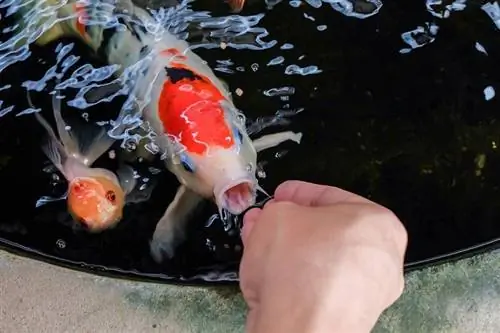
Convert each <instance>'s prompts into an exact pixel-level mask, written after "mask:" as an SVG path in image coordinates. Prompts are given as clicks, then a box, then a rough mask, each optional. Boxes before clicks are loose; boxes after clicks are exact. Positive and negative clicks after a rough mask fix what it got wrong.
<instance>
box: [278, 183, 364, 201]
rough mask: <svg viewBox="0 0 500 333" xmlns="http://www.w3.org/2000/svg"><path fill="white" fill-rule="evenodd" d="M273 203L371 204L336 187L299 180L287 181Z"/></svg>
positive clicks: (281, 185)
mask: <svg viewBox="0 0 500 333" xmlns="http://www.w3.org/2000/svg"><path fill="white" fill-rule="evenodd" d="M274 200H275V201H291V202H293V203H296V204H298V205H303V206H311V207H317V206H328V205H333V204H336V203H339V202H351V203H373V202H372V201H370V200H368V199H366V198H364V197H362V196H359V195H357V194H354V193H351V192H348V191H345V190H343V189H340V188H338V187H334V186H327V185H319V184H314V183H308V182H304V181H299V180H288V181H286V182H284V183H282V184H280V185H279V186H278V187H277V188H276V191H275V192H274Z"/></svg>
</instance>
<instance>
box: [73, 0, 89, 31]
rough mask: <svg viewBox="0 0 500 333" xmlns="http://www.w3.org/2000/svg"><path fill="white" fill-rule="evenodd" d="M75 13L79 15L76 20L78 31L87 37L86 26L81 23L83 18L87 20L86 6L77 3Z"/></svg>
mask: <svg viewBox="0 0 500 333" xmlns="http://www.w3.org/2000/svg"><path fill="white" fill-rule="evenodd" d="M74 6H75V11H76V13H77V19H76V29H77V30H78V32H79V33H80V35H82V36H87V31H86V30H85V24H83V23H82V22H81V19H82V18H87V11H86V10H85V6H84V5H82V4H79V3H75V4H74Z"/></svg>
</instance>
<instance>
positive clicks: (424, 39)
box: [399, 22, 439, 53]
mask: <svg viewBox="0 0 500 333" xmlns="http://www.w3.org/2000/svg"><path fill="white" fill-rule="evenodd" d="M438 30H439V27H438V26H437V25H436V24H435V23H427V22H426V23H425V25H424V26H418V27H417V28H416V29H414V30H411V31H408V32H404V33H402V34H401V38H402V39H403V41H404V42H405V43H406V44H408V45H409V46H410V48H404V49H401V50H399V52H400V53H410V52H411V51H412V50H413V49H417V48H420V47H423V46H425V45H427V44H430V43H432V42H434V40H435V39H436V38H435V36H436V35H437V32H438Z"/></svg>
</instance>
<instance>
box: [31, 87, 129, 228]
mask: <svg viewBox="0 0 500 333" xmlns="http://www.w3.org/2000/svg"><path fill="white" fill-rule="evenodd" d="M52 103H53V114H54V119H55V122H56V127H57V131H58V135H59V139H58V138H57V136H56V134H55V132H54V130H53V129H52V127H51V126H50V125H49V123H48V122H47V121H46V120H45V118H44V117H43V116H42V115H41V114H40V113H38V112H37V113H35V118H36V119H37V120H38V122H39V123H40V124H41V125H42V126H43V127H44V128H45V129H46V131H47V133H48V135H49V139H48V142H47V143H46V144H45V145H43V151H44V152H45V154H46V155H47V157H48V158H49V159H50V160H51V161H52V163H53V164H54V165H55V166H56V168H57V169H58V170H59V171H60V172H61V173H62V174H63V176H64V177H65V179H66V180H67V181H68V196H67V206H68V211H69V212H70V214H71V215H72V216H73V218H74V219H75V220H77V221H78V222H80V223H82V224H83V225H85V227H86V228H87V229H88V230H89V231H91V232H99V231H102V230H104V229H108V228H111V227H113V226H115V225H116V223H118V222H119V221H120V220H121V218H122V215H123V207H124V205H125V203H126V196H127V195H128V194H129V193H130V192H131V191H132V189H133V188H134V186H135V179H134V178H133V170H132V169H130V168H128V167H122V168H121V169H120V170H119V174H120V176H121V177H120V179H119V178H118V176H117V175H115V174H114V173H113V172H111V171H109V170H107V169H103V168H93V167H91V165H92V164H93V163H94V161H95V160H96V159H97V158H99V156H101V155H102V154H103V153H104V152H105V151H106V150H107V149H108V148H109V147H110V146H111V145H112V144H113V142H114V139H112V138H110V137H109V136H108V135H107V134H106V132H105V131H104V130H103V129H102V128H100V132H99V133H92V132H78V131H76V130H75V129H71V128H70V127H69V126H67V125H66V123H65V122H64V120H63V118H62V116H61V102H60V100H59V99H58V98H57V97H56V95H53V98H52ZM30 104H31V101H30Z"/></svg>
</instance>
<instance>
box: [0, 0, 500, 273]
mask: <svg viewBox="0 0 500 333" xmlns="http://www.w3.org/2000/svg"><path fill="white" fill-rule="evenodd" d="M450 3H451V2H450ZM450 3H448V4H450ZM464 4H465V9H464V10H462V11H452V12H451V14H450V15H449V17H447V18H444V19H440V18H438V17H436V16H433V15H432V14H431V13H430V12H429V11H428V10H427V8H426V4H425V1H385V2H384V4H383V7H382V8H381V9H380V12H379V13H378V14H375V15H373V16H371V17H369V18H366V19H358V18H354V17H348V16H345V15H343V14H342V13H339V12H338V11H335V10H333V9H332V8H331V7H330V5H327V4H325V3H324V4H323V6H322V7H321V8H313V7H311V6H309V5H307V4H304V5H303V6H300V7H299V8H294V7H292V6H290V5H289V4H288V2H281V3H279V4H278V5H276V6H275V7H274V8H273V9H272V10H269V9H266V6H265V4H264V3H263V2H258V1H254V2H251V3H249V5H248V6H247V7H246V8H245V10H244V12H243V13H242V15H253V14H256V13H260V12H265V13H266V16H265V17H264V18H263V19H262V21H261V22H260V24H259V25H260V26H261V27H265V28H266V29H267V30H268V31H269V36H268V37H267V40H273V39H274V40H277V42H278V43H277V45H276V46H275V47H272V48H269V49H266V50H261V51H254V50H236V49H231V48H227V49H225V50H221V49H198V50H197V53H198V54H199V55H200V56H201V57H202V58H204V59H205V60H207V61H208V63H209V65H211V66H212V67H217V64H218V62H217V61H218V60H219V61H220V60H228V59H230V60H231V61H232V62H234V65H233V66H230V68H232V69H235V68H236V67H238V66H240V67H244V68H245V71H243V72H240V71H238V70H236V71H235V72H234V73H232V74H228V73H223V72H216V74H218V75H219V76H220V77H221V78H223V79H224V80H225V81H226V82H227V83H228V84H229V86H230V87H231V89H232V90H233V91H234V90H235V89H236V88H240V89H242V91H243V95H242V96H241V97H238V96H235V104H236V105H237V106H238V107H239V108H240V109H242V110H243V112H244V113H245V115H246V116H247V117H248V118H249V122H254V121H255V120H257V119H259V117H266V116H268V117H273V116H274V115H275V113H276V111H277V110H280V109H282V110H283V109H284V110H294V109H300V108H303V111H302V112H300V113H297V114H296V115H294V116H293V117H290V118H289V123H288V124H286V125H281V126H280V125H278V126H273V127H268V128H266V129H264V130H262V131H260V132H259V133H258V134H255V135H253V137H258V136H259V135H261V134H265V133H272V132H276V131H279V130H294V131H301V132H303V133H304V136H303V141H302V143H301V144H300V145H296V144H292V143H290V144H288V143H287V144H283V145H281V146H279V147H277V148H276V149H271V150H269V151H265V152H264V153H262V154H261V155H260V157H259V160H260V161H264V162H265V166H264V168H265V172H266V175H267V177H266V178H265V179H263V180H261V185H262V186H263V188H264V189H266V190H267V191H268V192H272V191H273V190H274V188H275V187H276V186H277V185H278V184H279V183H281V182H283V181H285V180H287V179H301V180H305V181H311V182H317V183H323V184H330V185H335V186H339V187H342V188H345V189H347V190H350V191H353V192H356V193H359V194H361V195H364V196H367V197H369V198H370V199H372V200H374V201H376V202H379V203H381V204H383V205H385V206H387V207H389V208H391V209H392V210H393V211H394V212H395V213H396V214H397V215H398V216H399V217H400V218H401V220H402V221H403V222H404V224H405V226H406V227H407V229H408V232H409V248H408V252H407V257H406V263H407V265H409V266H411V265H412V264H416V263H418V262H420V261H422V260H428V259H430V258H433V257H436V256H442V255H447V254H450V253H452V252H455V251H459V250H463V249H466V248H469V247H471V246H475V245H478V244H481V243H485V242H492V241H495V240H496V239H497V238H499V237H500V191H499V180H500V176H499V171H500V155H499V152H498V148H497V146H499V145H500V123H499V122H498V121H497V119H498V114H500V103H499V102H498V98H497V97H496V96H494V97H493V98H491V99H489V100H487V98H485V89H486V92H487V93H486V95H487V96H488V97H491V96H490V92H491V91H494V90H495V89H496V88H497V87H498V86H499V84H500V82H499V81H500V67H499V66H498V59H500V31H499V30H498V28H497V27H496V26H495V24H494V23H493V21H492V19H491V18H490V17H489V16H488V15H487V14H486V13H485V11H484V10H482V9H481V6H482V5H483V4H484V3H481V2H479V1H474V2H464ZM365 5H366V4H365ZM358 6H360V4H359V3H358ZM195 8H201V9H203V10H213V11H214V14H217V15H228V13H227V12H225V10H226V7H224V4H223V3H222V4H220V3H214V2H213V1H208V0H206V1H201V2H199V3H196V6H195ZM308 17H309V18H308ZM311 17H312V18H314V20H315V21H312V20H311ZM2 23H5V22H2ZM320 25H326V26H327V29H326V30H324V31H319V30H318V28H317V26H320ZM419 26H421V27H427V32H424V33H423V34H420V35H419V36H416V37H414V38H415V40H416V41H417V42H418V43H420V44H421V45H422V47H419V48H415V49H411V47H410V46H409V45H408V44H406V43H405V42H404V41H403V39H402V36H401V34H402V33H404V32H408V31H411V30H414V29H417V27H419ZM436 27H437V29H436ZM424 30H425V29H424ZM436 30H437V31H436ZM433 33H435V35H433ZM64 42H65V43H69V42H75V43H76V45H75V48H74V50H73V54H78V55H80V56H81V59H80V61H79V62H78V64H80V65H81V64H84V63H92V64H93V65H94V66H95V67H97V66H104V65H106V64H104V63H102V62H100V61H101V60H99V59H96V58H95V57H92V55H91V53H90V52H89V51H88V50H87V49H86V48H85V46H84V45H82V44H79V43H78V42H76V41H72V40H67V41H64ZM285 43H291V44H293V45H294V48H293V49H288V50H282V49H280V46H281V45H283V44H285ZM476 43H479V44H476ZM56 46H57V43H55V44H53V45H49V46H47V47H45V48H40V47H34V46H33V47H32V51H33V55H32V56H31V57H30V58H29V59H27V60H26V61H24V62H22V63H19V64H15V65H13V66H11V67H9V68H8V69H6V70H4V71H3V72H2V73H1V85H5V84H10V85H11V86H12V87H11V89H9V90H8V91H1V92H0V94H2V95H1V97H0V99H2V100H3V101H4V102H5V103H6V104H8V105H16V106H19V107H20V110H21V109H22V108H27V107H28V105H27V102H26V91H25V89H24V88H22V87H21V86H20V85H21V83H22V82H24V81H26V80H38V79H39V78H40V77H42V76H43V75H44V73H45V72H46V71H47V69H48V68H49V67H50V66H52V65H53V64H54V63H55V59H53V58H54V54H55V53H54V49H55V48H56ZM405 48H406V49H409V50H411V51H410V52H407V53H405V51H403V52H400V50H401V49H405ZM481 50H484V51H485V52H481ZM279 56H282V57H284V63H283V64H279V65H275V66H266V64H268V63H269V61H270V60H271V59H274V58H276V57H279ZM299 58H300V59H299ZM255 64H257V65H258V69H257V67H256V66H255ZM290 64H297V65H299V66H301V67H306V66H310V65H313V66H317V67H318V69H319V70H321V73H318V74H312V75H307V76H302V75H285V74H284V71H285V67H286V66H288V65H290ZM252 65H253V68H254V70H252V69H251V68H252ZM255 69H256V70H255ZM284 86H287V87H293V88H294V93H293V94H291V95H289V96H271V97H269V96H266V94H264V91H268V90H269V89H271V88H279V87H284ZM487 87H490V88H488V89H487ZM50 89H52V88H47V89H46V90H43V91H41V92H32V99H33V103H34V104H35V105H36V106H37V107H43V108H44V111H43V112H50V95H48V92H49V91H50ZM68 90H69V89H68ZM67 93H68V94H71V92H67ZM123 102H124V98H121V97H119V98H116V99H115V100H113V101H112V102H109V103H100V104H98V105H96V106H93V107H91V108H89V109H86V110H84V111H85V112H87V113H88V115H89V119H91V120H102V119H109V117H110V116H114V115H116V114H117V112H118V110H119V109H120V107H121V104H122V103H123ZM81 113H82V110H78V109H74V108H71V107H69V106H65V111H64V114H65V117H71V115H73V116H74V118H78V117H80V115H81ZM43 135H44V132H43V129H42V128H41V127H40V126H39V125H38V124H37V123H36V121H35V120H34V117H32V116H30V115H26V116H22V117H16V116H15V113H14V112H11V113H8V114H7V115H5V116H4V117H2V118H1V119H0V143H1V147H2V149H1V156H0V164H1V165H0V166H1V169H0V180H1V184H2V185H3V186H2V189H3V191H1V194H0V196H1V197H0V200H1V201H0V202H1V204H2V206H1V207H2V215H1V218H0V239H1V242H2V244H3V246H5V248H7V249H10V250H12V249H21V248H22V249H21V251H22V252H23V253H26V252H27V251H36V252H38V253H39V254H41V255H43V256H46V257H52V260H55V261H56V262H58V263H60V264H65V263H64V262H63V261H66V263H69V262H73V263H75V265H76V266H80V267H85V268H87V269H93V270H96V271H102V270H106V269H111V270H119V271H122V272H128V273H129V274H132V275H138V276H139V277H141V276H142V277H146V276H148V277H149V278H154V279H160V280H162V279H163V280H169V279H170V280H174V281H179V280H192V282H200V281H199V280H217V281H221V282H222V281H224V280H226V281H228V280H234V279H236V278H237V274H236V273H237V268H238V263H239V259H240V256H241V243H240V240H239V229H238V226H237V225H236V226H235V227H233V228H231V229H230V230H229V231H225V230H224V227H223V225H222V223H220V221H218V220H216V221H215V222H214V223H212V224H211V225H210V226H209V227H206V226H205V225H206V221H207V219H209V218H210V216H212V215H213V214H215V213H216V209H215V207H214V206H213V205H212V204H210V203H206V204H205V205H204V206H203V207H202V210H201V211H200V212H199V213H197V214H196V215H195V218H194V219H193V221H192V223H191V225H190V227H189V238H188V239H187V241H186V242H185V243H184V244H183V245H182V246H181V247H180V248H179V249H178V252H177V256H176V257H175V258H174V259H173V260H172V261H171V262H167V263H165V264H164V265H157V264H155V263H154V262H153V260H152V259H151V258H150V257H149V251H148V242H149V239H150V237H151V236H152V233H153V231H154V228H155V224H156V221H157V220H158V219H159V218H160V217H161V216H162V214H163V212H164V209H165V207H166V206H167V205H168V203H169V202H170V200H171V199H172V198H173V196H174V194H175V190H176V188H177V182H176V180H175V178H174V176H173V175H171V174H169V173H168V172H166V171H163V172H161V173H160V174H158V175H149V176H148V177H151V179H152V181H153V182H155V184H156V187H155V189H154V191H153V193H152V196H151V198H150V200H149V201H147V202H145V203H141V204H135V205H130V206H127V208H126V210H125V218H124V219H123V220H122V221H121V222H120V224H119V225H118V227H117V228H116V229H113V230H111V231H106V232H103V233H101V234H96V235H91V234H88V233H86V232H85V231H84V230H77V228H75V227H74V225H73V223H72V222H71V219H70V217H69V215H68V214H67V213H66V209H65V203H64V201H56V202H51V203H48V204H46V205H43V206H41V207H39V208H36V207H35V203H36V201H37V200H38V199H39V198H40V197H41V196H44V195H49V194H51V193H52V194H54V193H58V194H59V195H61V194H62V193H64V191H65V183H64V182H62V181H59V182H58V185H57V186H55V187H54V185H53V183H54V180H53V175H52V174H51V173H47V172H44V171H43V168H44V167H47V166H48V165H49V163H48V161H47V160H46V158H45V156H44V155H43V153H42V151H41V149H40V140H41V139H40V138H41V137H42V136H43ZM113 149H114V150H116V151H119V150H120V148H119V144H118V143H117V145H116V147H113ZM112 163H113V161H112V160H110V159H109V158H107V156H106V155H104V156H103V157H102V158H101V159H99V160H98V162H97V163H96V165H98V166H99V165H101V166H113V165H112ZM136 166H137V168H138V169H139V171H140V172H141V170H142V171H144V173H147V170H148V167H151V166H154V167H156V168H159V169H161V168H162V164H161V162H160V161H159V160H157V161H154V162H152V163H149V162H143V163H142V166H141V163H139V164H138V165H136ZM115 167H116V165H115ZM56 183H57V182H56Z"/></svg>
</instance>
